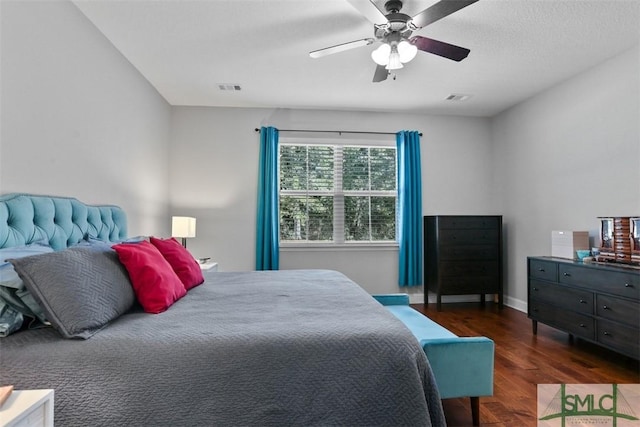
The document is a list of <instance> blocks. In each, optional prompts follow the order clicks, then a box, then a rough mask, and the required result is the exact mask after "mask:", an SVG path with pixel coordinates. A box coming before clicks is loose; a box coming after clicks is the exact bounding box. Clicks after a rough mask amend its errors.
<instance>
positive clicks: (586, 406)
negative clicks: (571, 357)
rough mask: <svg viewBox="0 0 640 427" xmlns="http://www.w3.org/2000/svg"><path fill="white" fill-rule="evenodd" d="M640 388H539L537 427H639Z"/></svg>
mask: <svg viewBox="0 0 640 427" xmlns="http://www.w3.org/2000/svg"><path fill="white" fill-rule="evenodd" d="M638 408H640V384H620V385H618V384H539V385H538V426H544V427H547V426H549V427H551V426H562V427H565V426H567V425H569V426H590V425H597V426H605V425H607V426H614V427H626V426H635V427H640V419H639V418H638V417H637V416H636V414H635V412H634V409H635V410H637V409H638Z"/></svg>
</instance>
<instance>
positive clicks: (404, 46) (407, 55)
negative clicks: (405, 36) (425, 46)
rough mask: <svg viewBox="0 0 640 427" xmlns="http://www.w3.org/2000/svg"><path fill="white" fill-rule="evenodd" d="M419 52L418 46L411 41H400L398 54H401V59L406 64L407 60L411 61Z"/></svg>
mask: <svg viewBox="0 0 640 427" xmlns="http://www.w3.org/2000/svg"><path fill="white" fill-rule="evenodd" d="M417 53H418V48H417V46H415V45H413V44H411V43H409V42H408V41H406V40H402V41H401V42H400V43H398V54H399V55H400V61H401V62H402V63H404V64H406V63H407V62H409V61H411V60H412V59H413V58H415V57H416V54H417Z"/></svg>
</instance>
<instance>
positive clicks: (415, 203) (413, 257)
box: [396, 131, 423, 286]
mask: <svg viewBox="0 0 640 427" xmlns="http://www.w3.org/2000/svg"><path fill="white" fill-rule="evenodd" d="M396 144H397V149H398V151H397V156H398V243H399V246H400V259H399V261H400V262H399V264H400V265H399V279H398V284H399V285H400V286H420V285H422V281H423V275H422V251H423V246H422V173H421V167H420V134H419V133H418V132H417V131H401V132H398V133H397V134H396Z"/></svg>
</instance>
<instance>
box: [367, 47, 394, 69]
mask: <svg viewBox="0 0 640 427" xmlns="http://www.w3.org/2000/svg"><path fill="white" fill-rule="evenodd" d="M390 53H391V46H389V45H388V44H387V43H383V44H381V45H380V47H379V48H377V49H376V50H374V51H373V52H371V59H373V62H375V63H376V64H378V65H387V64H388V63H389V54H390Z"/></svg>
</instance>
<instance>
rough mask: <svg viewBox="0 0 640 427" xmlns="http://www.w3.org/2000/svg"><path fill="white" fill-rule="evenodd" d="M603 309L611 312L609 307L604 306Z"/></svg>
mask: <svg viewBox="0 0 640 427" xmlns="http://www.w3.org/2000/svg"><path fill="white" fill-rule="evenodd" d="M602 309H603V310H610V308H609V306H608V305H603V306H602Z"/></svg>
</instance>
